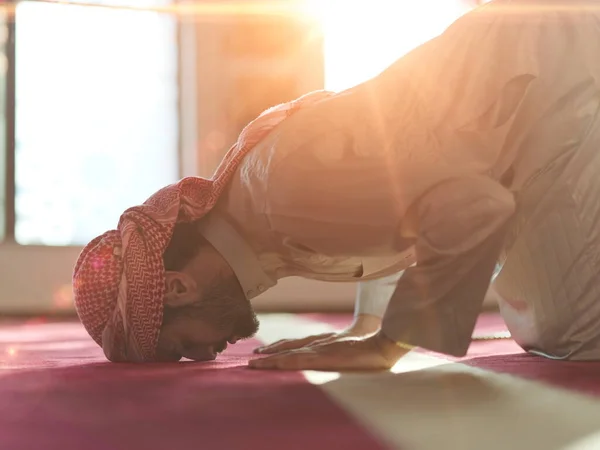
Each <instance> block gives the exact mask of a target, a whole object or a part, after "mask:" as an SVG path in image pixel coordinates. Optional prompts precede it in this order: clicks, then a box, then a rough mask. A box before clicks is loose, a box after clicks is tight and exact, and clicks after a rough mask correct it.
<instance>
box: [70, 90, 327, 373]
mask: <svg viewBox="0 0 600 450" xmlns="http://www.w3.org/2000/svg"><path fill="white" fill-rule="evenodd" d="M332 95H333V93H330V92H325V91H318V92H313V93H310V94H307V95H305V96H303V97H300V98H299V99H297V100H294V101H292V102H288V103H283V104H281V105H278V106H275V107H273V108H271V109H269V110H267V111H265V112H264V113H262V114H261V115H260V116H258V117H257V118H256V119H255V120H253V121H252V122H251V123H250V124H248V126H247V127H246V128H244V130H242V132H241V133H240V136H239V138H238V140H237V142H236V143H235V144H234V145H233V146H232V147H231V149H230V150H229V151H228V152H227V154H226V155H225V156H224V158H223V161H222V162H221V164H220V165H219V167H218V168H217V170H216V171H215V173H214V175H213V176H212V177H211V178H210V179H204V178H199V177H186V178H184V179H182V180H180V181H179V182H177V183H175V184H171V185H169V186H166V187H164V188H162V189H160V190H159V191H157V192H156V193H154V194H153V195H152V196H150V198H148V199H147V200H146V201H145V202H144V203H143V204H142V205H138V206H134V207H132V208H129V209H127V210H126V211H125V212H124V213H123V214H122V215H121V217H120V219H119V223H118V225H117V229H114V230H109V231H107V232H105V233H103V234H102V235H100V236H98V237H96V238H94V239H92V241H91V242H90V243H88V245H86V246H85V247H84V248H83V250H82V252H81V253H80V255H79V257H78V258H77V262H76V263H75V268H74V270H73V294H74V302H75V307H76V309H77V314H78V315H79V318H80V320H81V322H82V324H83V326H84V327H85V329H86V330H87V332H88V333H89V334H90V336H91V337H92V339H94V341H95V342H96V343H97V344H98V345H99V346H101V347H102V349H103V351H104V355H105V356H106V358H107V359H109V360H110V361H115V362H125V361H129V362H150V361H156V360H163V361H164V360H177V359H179V358H180V357H181V356H189V357H192V358H194V359H211V358H214V354H215V351H216V350H219V349H221V348H222V347H224V346H225V344H224V343H225V342H227V341H231V342H234V341H235V340H236V339H237V338H243V337H247V336H250V335H252V334H253V333H254V332H255V331H256V328H257V322H256V318H255V316H254V313H253V312H252V308H251V307H250V304H249V302H248V301H247V299H246V297H245V295H244V294H243V292H242V290H241V288H240V286H239V284H238V282H237V280H236V278H235V276H234V275H233V272H232V271H231V269H230V268H229V267H228V265H227V264H226V262H225V261H224V260H223V258H221V256H220V255H219V254H218V253H217V252H216V251H215V250H214V249H213V248H212V247H211V246H210V245H208V243H207V242H206V241H205V240H204V239H202V238H201V237H200V235H199V233H198V232H197V231H196V230H195V227H194V226H193V225H183V223H189V222H193V221H197V220H201V219H202V218H203V217H205V216H206V215H207V214H209V213H210V211H211V210H212V208H213V207H214V205H215V204H216V202H217V201H218V199H219V197H220V196H221V194H222V193H223V192H224V191H225V189H226V187H227V186H228V183H229V181H230V180H231V177H232V176H233V174H234V173H235V172H236V170H237V168H238V167H239V165H240V164H241V162H242V161H243V159H244V157H245V156H246V155H247V154H248V152H249V151H250V150H252V148H254V147H255V146H256V144H257V143H258V142H260V141H261V140H262V139H264V137H265V136H267V135H268V134H269V133H270V132H271V131H272V130H273V129H274V128H275V127H276V126H277V125H279V124H280V123H281V122H282V121H284V120H285V119H287V118H288V117H290V116H291V115H292V114H295V113H296V112H297V111H298V110H300V109H302V108H304V107H307V106H310V105H314V104H316V103H318V102H320V101H322V100H324V99H326V98H328V97H330V96H332ZM173 233H175V237H173ZM165 263H166V264H167V266H166V267H165Z"/></svg>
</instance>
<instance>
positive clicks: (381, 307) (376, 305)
mask: <svg viewBox="0 0 600 450" xmlns="http://www.w3.org/2000/svg"><path fill="white" fill-rule="evenodd" d="M402 273H403V272H399V273H395V274H392V275H389V276H387V277H385V278H379V279H377V280H370V281H363V282H361V283H359V284H358V288H357V289H356V304H355V307H354V316H355V317H356V316H359V315H361V314H369V315H372V316H377V317H383V315H384V314H385V310H386V309H387V306H388V303H389V302H390V298H391V297H392V294H393V293H394V291H395V290H396V284H398V280H399V279H400V277H401V276H402Z"/></svg>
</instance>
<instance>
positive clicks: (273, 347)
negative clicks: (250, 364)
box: [254, 333, 335, 355]
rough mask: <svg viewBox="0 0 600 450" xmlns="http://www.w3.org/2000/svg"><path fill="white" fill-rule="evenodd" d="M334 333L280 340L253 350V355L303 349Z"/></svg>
mask: <svg viewBox="0 0 600 450" xmlns="http://www.w3.org/2000/svg"><path fill="white" fill-rule="evenodd" d="M334 335H335V333H324V334H319V335H313V336H307V337H305V338H302V339H281V340H279V341H277V342H274V343H273V344H269V345H265V346H263V347H258V348H255V349H254V353H260V354H264V355H268V354H273V353H280V352H285V351H289V350H295V349H298V348H302V347H305V346H307V345H309V344H312V343H313V342H315V341H318V340H320V339H323V338H329V337H331V336H334Z"/></svg>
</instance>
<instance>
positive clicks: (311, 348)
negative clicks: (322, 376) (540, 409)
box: [74, 0, 600, 371]
mask: <svg viewBox="0 0 600 450" xmlns="http://www.w3.org/2000/svg"><path fill="white" fill-rule="evenodd" d="M596 5H597V2H594V1H593V0H570V1H566V0H563V1H561V0H520V1H511V0H495V1H492V2H490V3H488V4H486V5H485V6H482V7H480V8H477V9H475V10H474V11H472V12H471V13H468V14H466V15H465V16H463V17H462V18H460V19H459V20H457V21H456V22H455V23H454V24H453V25H452V26H450V27H449V28H448V29H447V30H446V31H445V32H444V33H443V34H442V35H440V36H439V37H437V38H435V39H433V40H431V41H429V42H427V43H425V44H423V45H422V46H420V47H418V48H417V49H415V50H414V51H412V52H411V53H409V54H407V55H406V56H404V57H402V58H400V59H399V60H398V61H396V62H395V63H394V64H393V65H392V66H390V67H389V68H388V69H386V70H385V71H384V72H382V73H381V74H380V75H378V76H377V77H375V78H373V79H371V80H368V81H366V82H365V83H362V84H360V85H358V86H356V87H354V88H352V89H349V90H347V91H344V92H341V93H337V94H334V93H329V92H314V93H310V94H308V95H306V96H303V97H301V98H299V99H297V100H296V101H293V102H290V103H288V104H283V105H279V106H276V107H274V108H272V109H270V110H267V111H265V112H264V113H263V114H262V115H261V116H259V117H258V118H257V119H256V120H255V121H253V122H252V123H250V124H249V125H248V126H247V127H246V128H245V129H244V131H243V132H242V133H241V134H240V137H239V139H238V141H237V142H236V143H235V144H234V145H233V146H232V148H231V149H230V151H229V152H228V153H227V155H226V156H225V157H224V159H223V161H222V163H221V165H220V167H219V168H218V169H217V171H216V173H215V175H214V176H213V177H212V178H211V179H210V180H206V179H202V178H198V177H190V178H185V179H183V180H181V181H180V182H179V183H176V184H173V185H170V186H167V187H165V188H163V189H161V190H160V191H158V192H157V193H155V194H154V195H153V196H152V197H150V198H149V199H148V200H147V201H146V202H145V203H144V204H143V205H140V206H136V207H133V208H130V209H128V210H127V211H125V212H124V214H123V215H122V216H121V219H120V221H119V224H118V227H117V229H115V230H111V231H108V232H106V233H105V234H103V235H101V236H99V237H97V238H96V239H94V240H93V241H92V242H91V243H90V244H88V245H87V246H86V247H85V249H84V250H83V252H82V253H81V255H80V257H79V259H78V261H77V264H76V267H75V271H74V292H75V304H76V307H77V312H78V314H79V317H80V319H81V321H82V323H83V325H84V326H85V328H86V329H87V331H88V332H89V334H90V335H91V336H92V338H93V339H94V340H95V341H96V342H97V343H98V345H100V346H101V347H102V348H103V350H104V353H105V355H106V357H107V358H108V359H109V360H111V361H116V362H119V361H131V362H151V361H177V360H179V359H180V358H182V357H185V358H190V359H193V360H197V361H205V360H212V359H214V358H216V357H217V355H218V353H219V352H221V351H222V350H224V349H225V348H226V347H227V345H232V344H235V342H236V341H238V340H240V339H244V338H248V337H250V336H252V335H253V334H254V333H255V332H256V331H257V329H258V326H259V324H258V321H257V318H256V316H255V314H254V312H253V309H252V300H253V299H254V298H256V297H257V296H259V295H260V294H262V293H264V292H265V291H266V290H268V289H270V288H272V287H273V286H275V285H276V284H277V282H278V280H280V279H282V278H285V277H290V276H296V277H304V278H307V279H314V280H321V281H327V282H358V283H359V288H358V294H357V302H356V309H355V321H354V323H353V324H352V325H351V326H350V327H349V328H348V329H347V330H345V331H343V332H340V333H337V334H331V333H330V334H325V335H320V336H310V337H307V338H305V339H299V340H292V341H283V342H279V343H275V344H273V345H271V346H266V347H264V348H262V349H259V350H258V352H259V353H261V354H266V355H267V356H266V357H264V358H258V359H255V360H253V361H251V363H250V365H251V367H254V368H257V369H317V370H335V371H340V370H355V369H374V370H378V369H389V368H390V367H392V366H393V365H394V364H395V363H396V362H397V361H398V360H399V359H400V358H402V356H403V355H405V354H406V353H407V352H409V351H410V349H412V348H414V347H422V348H425V349H429V350H432V351H436V352H440V353H444V354H449V355H455V356H461V355H464V354H465V353H466V351H467V349H468V347H469V344H470V342H471V334H472V331H473V329H474V326H475V321H476V319H477V316H478V314H479V312H480V309H481V305H482V302H483V299H484V297H485V296H486V293H487V292H491V291H492V290H494V291H496V293H497V295H498V297H499V304H500V308H501V312H502V314H503V316H504V318H505V320H506V322H507V325H508V327H509V329H510V331H511V333H512V335H513V337H514V338H515V340H516V341H517V342H518V343H519V344H520V345H521V346H522V347H523V348H525V349H526V350H528V351H531V352H534V353H538V354H541V355H544V356H547V357H550V358H557V359H579V360H592V359H600V276H599V275H600V274H599V272H600V232H599V231H598V230H599V229H600V228H599V226H598V220H599V218H600V202H598V198H599V195H600V151H599V149H600V115H599V111H600V58H599V57H598V55H600V13H599V10H598V8H597V7H596ZM498 266H499V267H502V268H501V271H500V273H499V274H498V276H497V278H495V280H494V281H493V286H491V283H492V277H493V275H494V271H495V268H496V267H498Z"/></svg>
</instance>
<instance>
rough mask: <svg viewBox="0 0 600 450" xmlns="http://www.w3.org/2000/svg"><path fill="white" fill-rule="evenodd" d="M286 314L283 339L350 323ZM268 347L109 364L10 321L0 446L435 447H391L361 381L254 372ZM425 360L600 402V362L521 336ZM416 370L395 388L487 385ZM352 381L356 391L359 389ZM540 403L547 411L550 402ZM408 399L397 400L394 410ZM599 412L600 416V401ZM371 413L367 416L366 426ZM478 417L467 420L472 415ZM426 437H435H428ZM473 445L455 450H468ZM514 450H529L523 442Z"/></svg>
mask: <svg viewBox="0 0 600 450" xmlns="http://www.w3.org/2000/svg"><path fill="white" fill-rule="evenodd" d="M286 317H287V319H286V320H287V322H285V321H283V319H278V318H277V317H275V318H273V319H271V321H270V322H271V325H270V326H271V327H272V328H271V329H273V326H274V327H275V328H274V329H275V333H276V334H277V333H279V331H278V328H277V327H278V326H279V325H278V324H279V323H280V322H278V321H279V320H282V322H281V324H282V325H281V332H282V333H283V334H285V333H284V331H285V330H284V329H285V328H286V327H289V323H290V320H291V321H292V322H293V321H297V322H298V323H301V324H304V326H312V325H310V324H314V326H316V327H329V329H340V328H342V327H344V326H346V325H347V324H348V323H349V322H350V320H351V316H349V315H322V314H304V315H296V316H289V315H287V316H286ZM306 324H308V325H306ZM503 330H504V325H503V323H502V321H501V320H500V319H499V317H498V316H496V315H483V316H482V317H481V318H480V321H479V323H478V326H477V330H476V333H475V335H486V334H489V333H496V332H499V331H503ZM275 337H277V336H275ZM260 343H261V342H260V341H259V340H249V341H244V342H241V343H239V344H237V345H235V346H230V348H229V349H228V350H227V351H226V352H225V353H224V354H223V355H222V356H220V357H219V359H218V360H217V361H215V362H211V363H192V362H180V363H176V364H154V365H144V366H137V365H130V364H112V363H108V362H106V361H105V359H104V356H103V354H102V351H101V350H100V349H99V348H98V347H97V346H96V344H94V343H93V342H92V341H91V340H90V339H89V337H88V336H87V334H86V333H85V331H84V330H83V328H82V327H81V326H80V325H79V324H78V323H76V322H61V323H52V322H45V321H44V320H40V319H38V320H32V321H28V322H21V323H14V322H13V323H5V324H4V325H0V449H2V450H26V449H27V450H38V449H40V450H41V449H43V450H59V449H60V450H70V449H83V448H88V449H90V450H137V449H144V450H158V449H175V450H188V449H203V450H212V449H215V450H217V449H218V450H237V449H240V450H242V449H243V450H254V449H257V450H259V449H260V450H271V449H273V450H275V449H285V450H307V449H310V450H320V449H332V448H338V447H339V448H343V449H347V450H354V449H356V450H380V449H391V448H394V449H404V448H431V447H427V445H425V441H423V446H420V445H412V446H410V445H404V442H403V441H402V439H403V438H402V436H400V437H399V438H398V439H395V440H394V442H395V443H394V444H390V442H391V440H390V439H391V438H390V439H388V440H387V441H386V439H384V434H385V433H383V432H378V431H377V430H378V428H377V427H378V426H379V425H378V424H375V423H374V422H373V421H374V420H375V419H373V420H371V419H369V417H371V416H373V417H374V416H375V415H376V414H373V415H370V414H369V413H368V411H377V410H379V411H382V409H381V408H383V407H384V403H385V400H386V399H385V397H387V396H386V395H382V396H381V398H380V399H378V398H377V396H376V395H371V396H366V395H365V396H363V397H364V398H363V397H361V395H360V386H361V382H360V381H357V380H358V379H356V378H352V377H342V378H340V379H339V380H338V384H336V383H331V384H330V385H329V387H328V389H324V388H323V387H324V385H323V386H319V383H315V382H314V379H315V373H312V374H311V373H309V372H306V373H302V372H263V371H252V370H249V369H247V368H246V364H247V362H248V360H249V359H250V358H251V357H252V354H251V350H252V348H254V347H255V346H257V345H259V344H260ZM419 353H420V354H422V355H423V357H424V358H426V359H427V358H428V359H427V360H428V361H439V362H440V364H441V365H446V366H448V365H455V366H457V367H458V366H461V367H474V368H477V369H482V370H484V371H486V372H490V373H492V372H493V373H502V374H507V375H509V376H510V377H516V379H525V380H533V381H535V382H539V384H540V385H547V386H549V387H551V388H560V389H561V390H567V391H569V392H573V393H574V394H577V395H581V394H584V396H585V397H586V398H589V399H595V398H597V397H600V381H599V380H600V363H573V362H560V361H549V360H546V359H543V358H540V357H536V356H531V355H528V354H525V353H524V352H523V351H522V350H521V349H520V348H519V347H518V346H517V345H516V344H515V343H514V342H513V341H512V340H510V339H503V340H486V341H476V342H474V343H473V344H472V346H471V349H470V351H469V354H468V355H467V356H466V357H465V358H460V359H451V358H443V357H442V356H441V355H435V354H431V353H428V352H419ZM419 370H420V369H419ZM470 370H472V369H470ZM414 373H415V375H411V376H408V375H407V376H405V377H403V378H402V377H400V378H396V379H395V381H394V382H395V383H400V384H396V385H395V386H402V385H403V384H402V383H404V385H406V383H408V382H411V383H417V384H418V385H419V386H422V389H425V391H431V389H430V388H428V387H427V383H428V382H429V381H427V380H428V379H431V380H437V381H435V382H436V383H438V384H439V379H440V378H439V377H446V378H443V379H444V380H446V379H451V380H454V381H456V380H459V381H460V384H459V386H458V387H456V388H453V389H454V391H456V392H458V391H457V390H461V389H467V391H466V392H469V394H468V395H469V396H471V395H473V396H474V397H473V398H475V399H476V398H477V395H482V394H477V393H478V392H480V390H481V386H482V385H481V379H480V375H477V377H475V376H474V377H471V376H468V377H464V376H460V377H459V378H456V376H453V375H444V372H439V373H438V372H431V373H429V374H428V375H427V374H426V373H425V372H423V373H424V374H425V375H424V376H423V377H422V379H419V378H418V377H419V374H418V371H417V372H414ZM375 376H377V375H375ZM381 376H382V377H383V378H381V381H382V382H383V383H386V382H390V378H389V377H388V378H385V375H384V374H382V375H381ZM415 377H417V378H415ZM447 377H450V378H447ZM317 378H318V377H317ZM335 378H336V377H335V376H333V377H332V378H331V379H332V380H335ZM483 379H485V377H484V378H483ZM311 380H312V381H311ZM353 380H354V381H353ZM373 380H374V379H371V382H370V383H371V389H372V387H373V386H374V385H373V384H372V382H373ZM375 380H376V379H375ZM403 380H405V381H403ZM433 382H434V381H432V383H433ZM340 383H342V384H340ZM348 383H350V384H349V387H348V388H344V390H343V392H344V393H343V394H340V395H341V397H340V399H341V400H340V399H337V400H336V399H335V398H334V397H332V395H333V394H332V392H334V393H335V389H337V388H338V387H339V386H342V385H344V386H345V385H346V384H348ZM352 383H356V386H357V387H352V386H354V385H353V384H352ZM464 383H466V384H464ZM379 384H381V383H379ZM471 385H472V389H471V388H470V387H469V386H471ZM336 386H337V387H336ZM365 386H366V385H365ZM432 386H433V385H432ZM390 389H398V388H390ZM519 389H521V388H519ZM425 391H424V392H425ZM346 392H349V393H351V395H352V396H353V397H352V402H354V403H352V404H353V405H355V406H353V407H352V408H354V410H352V408H350V407H349V406H348V405H350V403H349V402H350V400H344V398H347V395H348V394H346ZM511 392H512V391H511ZM519 392H520V391H519ZM544 392H545V391H544ZM509 394H510V392H509ZM402 395H405V394H402ZM486 395H488V394H486ZM503 395H504V394H503ZM510 395H512V394H510ZM536 395H537V394H536ZM540 395H541V394H540ZM545 395H547V394H543V396H545ZM344 396H346V397H344ZM402 398H406V397H402ZM416 398H419V397H418V395H417V397H416ZM469 398H470V397H469ZM507 398H508V397H507ZM483 400H484V399H483V397H482V399H481V401H483ZM538 400H541V401H542V403H541V404H543V400H544V398H540V399H538ZM402 401H403V400H402V399H400V400H397V401H396V403H394V405H399V403H398V402H402ZM413 401H414V400H413ZM557 401H558V400H557ZM561 401H562V400H561ZM594 401H595V400H594ZM344 402H346V403H347V404H346V406H344V405H345V403H344ZM356 402H358V403H356ZM378 402H381V403H378ZM388 403H389V402H388ZM356 404H357V405H358V406H356ZM417 404H418V403H417ZM474 404H485V402H483V403H481V402H476V403H474ZM378 405H379V406H378ZM456 405H457V404H456V403H454V406H453V407H458V406H456ZM586 405H587V404H586ZM404 406H406V405H404ZM459 406H460V405H459ZM464 406H465V405H463V406H460V407H461V408H463V407H464ZM467 406H468V405H467ZM589 406H590V408H596V404H595V403H593V404H591V405H589ZM385 407H386V408H390V407H391V410H390V411H391V412H390V413H388V414H384V417H383V418H379V419H377V420H379V421H380V422H385V427H387V428H385V427H384V428H385V429H386V430H388V431H387V435H388V436H389V435H392V434H393V432H394V429H395V428H397V426H398V425H399V424H396V423H395V422H394V420H395V419H394V414H395V413H394V406H393V405H391V406H390V405H389V404H387V405H386V406H385ZM424 407H425V406H424V404H423V405H420V408H424ZM349 408H350V409H349ZM437 409H439V408H438V407H435V405H434V406H433V409H431V410H430V411H431V412H429V413H423V412H422V413H421V416H418V417H417V418H416V419H414V420H417V419H418V420H419V422H415V423H420V424H422V426H423V428H424V429H427V428H428V427H427V423H428V421H430V420H432V417H433V413H434V411H436V410H437ZM357 411H359V412H360V411H363V413H361V414H358V413H357ZM364 411H367V414H364ZM593 411H596V409H593ZM469 414H471V413H469ZM493 414H494V413H490V419H489V420H490V422H489V424H491V425H490V426H492V425H494V424H495V422H494V421H497V419H493V417H494V415H493ZM363 416H364V417H366V419H364V417H363ZM588 416H589V413H588ZM360 417H363V419H360V420H359V418H360ZM408 417H411V416H410V415H409V416H408ZM455 417H457V416H455ZM468 417H470V416H468V415H464V417H463V418H468ZM473 417H476V416H473ZM411 420H413V419H411ZM478 420H480V419H478ZM371 422H373V423H371ZM444 423H446V422H444ZM478 423H479V422H478ZM478 426H481V425H478ZM494 426H496V425H494ZM570 427H571V428H573V427H572V426H571V425H570ZM410 428H412V429H414V426H410V427H409V429H406V430H405V431H402V430H400V431H402V432H403V433H405V435H406V436H408V437H410V436H409V435H410V432H409V431H410ZM571 428H570V429H571ZM588 428H589V427H588ZM389 430H391V431H389ZM400 431H398V432H400ZM567 431H569V430H567ZM599 431H600V430H599ZM452 433H453V435H452V438H453V439H454V441H456V442H459V441H460V439H463V438H460V439H459V437H460V436H458V435H456V434H455V433H456V432H455V431H453V432H452ZM565 433H566V431H565ZM419 436H424V434H420V435H418V436H417V438H419ZM442 438H443V437H442ZM463 440H464V439H463ZM454 441H452V442H454ZM399 442H400V443H399ZM448 442H451V441H448ZM460 442H462V441H460ZM532 442H533V441H532ZM534 444H535V443H533V444H532V443H528V444H527V445H528V446H527V447H526V448H531V449H533V448H536V446H535V445H534ZM432 445H433V444H432ZM462 445H463V444H461V445H458V444H457V445H455V446H452V445H450V446H448V448H461V449H462V448H463V447H461V446H462ZM434 447H435V446H434ZM512 447H513V448H515V449H516V448H520V447H519V446H518V445H513V446H512ZM464 448H467V447H464ZM523 448H525V447H523ZM541 448H543V447H541Z"/></svg>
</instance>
